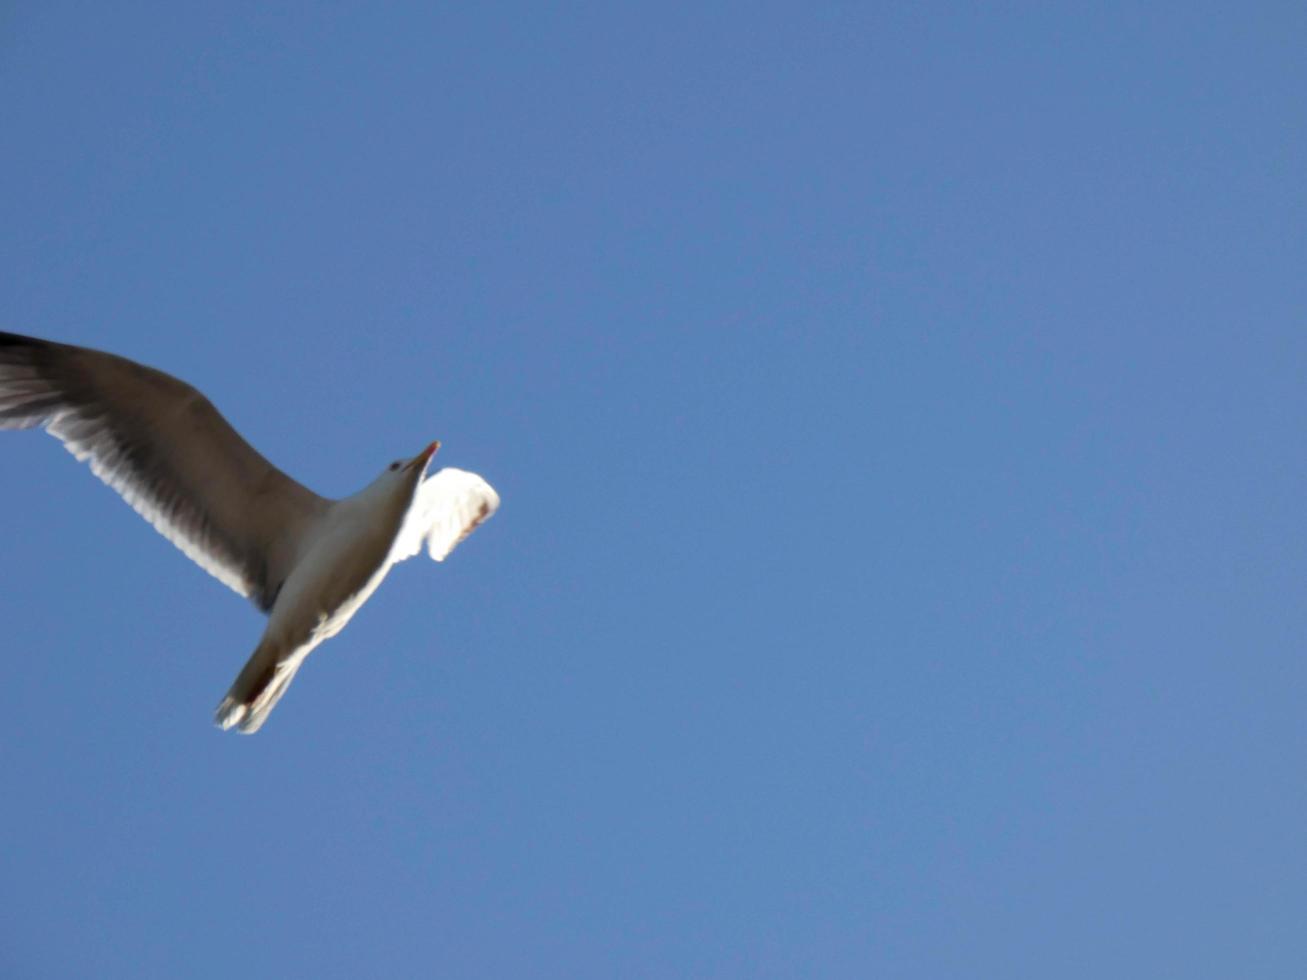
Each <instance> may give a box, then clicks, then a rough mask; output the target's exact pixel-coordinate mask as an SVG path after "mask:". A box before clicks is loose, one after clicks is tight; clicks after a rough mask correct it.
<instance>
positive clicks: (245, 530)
mask: <svg viewBox="0 0 1307 980" xmlns="http://www.w3.org/2000/svg"><path fill="white" fill-rule="evenodd" d="M34 426H44V427H45V428H46V429H47V430H48V431H49V432H50V434H51V435H53V436H55V437H56V438H58V439H59V440H61V441H62V442H63V444H64V447H65V448H66V449H67V450H68V451H69V452H70V453H72V454H73V455H74V456H76V457H77V458H78V459H79V460H82V461H85V462H89V463H90V465H91V471H92V472H93V473H94V474H95V475H96V476H98V477H99V478H100V479H101V480H103V481H104V482H105V483H107V484H109V486H111V487H113V489H114V490H116V491H118V493H119V494H121V495H122V497H123V499H124V500H126V501H127V502H128V503H129V504H131V506H132V507H133V508H134V509H135V510H136V512H137V513H139V514H140V515H141V516H142V517H144V518H145V519H146V520H147V521H149V522H150V523H151V524H153V525H154V526H155V528H157V529H158V530H159V532H160V533H161V534H163V535H164V537H166V538H167V539H168V540H169V541H171V542H172V543H173V544H175V545H176V546H177V547H178V548H180V549H181V550H182V551H183V552H185V554H186V556H187V557H188V558H190V559H192V560H193V561H194V562H196V563H197V564H198V565H199V566H200V567H201V568H203V569H204V570H205V571H207V572H209V573H210V574H211V575H213V576H214V577H215V578H217V579H218V580H219V581H221V582H222V583H223V584H224V585H227V586H229V587H231V588H232V589H235V590H236V591H237V592H239V593H240V594H241V595H243V596H247V597H248V598H250V599H251V600H253V602H254V603H255V605H257V606H258V607H259V608H261V609H263V610H267V609H268V608H269V607H271V605H272V602H273V600H274V599H275V598H276V593H277V589H279V588H280V587H281V583H282V582H283V581H284V580H285V577H286V575H287V574H289V571H290V568H291V566H292V564H293V562H294V560H295V553H296V546H297V544H298V542H299V540H300V536H301V535H303V534H304V533H306V531H307V529H308V528H310V527H311V526H312V524H313V523H314V522H315V521H316V519H317V518H318V517H320V516H321V515H322V513H323V512H324V511H326V509H327V508H328V507H329V506H330V501H328V500H325V499H324V498H322V497H319V496H318V495H317V494H315V493H313V492H312V491H310V490H307V489H305V488H304V487H302V486H300V484H298V483H296V482H295V481H294V480H292V479H291V478H290V477H288V476H287V475H286V474H285V473H282V472H281V471H280V470H279V469H277V468H276V467H275V466H273V465H272V464H271V463H269V462H268V461H267V460H266V459H264V458H263V457H262V456H260V455H259V454H258V452H256V451H255V450H254V448H253V447H252V446H250V444H249V443H247V442H246V441H245V440H244V439H242V438H241V437H240V434H239V433H237V432H236V430H235V429H233V428H232V427H231V426H230V425H229V424H228V423H227V420H226V419H224V418H223V417H222V416H221V415H219V414H218V411H217V409H215V408H214V407H213V405H212V404H210V402H209V400H208V399H207V398H205V397H204V396H203V395H202V394H200V393H199V392H198V391H196V390H195V389H194V388H192V387H191V386H190V385H188V384H186V383H184V382H182V381H179V380H177V379H176V378H174V377H171V376H170V375H167V374H164V373H163V372H161V371H156V370H154V369H153V368H148V367H145V366H144V365H141V364H137V363H135V362H134V361H129V360H127V359H126V358H122V357H116V356H115V355H113V354H104V353H101V352H99V351H93V350H88V349H86V348H84V347H72V346H69V345H66V344H56V343H51V342H49V341H44V340H36V339H34V338H31V337H20V336H18V335H17V334H11V333H0V429H26V428H32V427H34Z"/></svg>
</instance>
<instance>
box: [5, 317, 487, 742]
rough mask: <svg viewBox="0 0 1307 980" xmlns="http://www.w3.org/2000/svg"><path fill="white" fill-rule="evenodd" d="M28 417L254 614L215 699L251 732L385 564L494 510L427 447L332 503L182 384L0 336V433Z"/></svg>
mask: <svg viewBox="0 0 1307 980" xmlns="http://www.w3.org/2000/svg"><path fill="white" fill-rule="evenodd" d="M36 426H43V427H44V428H45V429H46V431H48V432H49V433H50V434H51V435H53V436H54V437H55V438H57V439H59V440H60V441H61V442H63V444H64V448H66V449H67V450H68V451H69V452H70V453H72V454H73V455H74V456H75V457H77V459H78V460H79V461H82V462H88V463H90V466H91V472H93V473H94V474H95V475H96V476H98V477H99V478H100V479H101V480H103V481H104V482H105V483H107V484H108V485H109V486H110V487H112V488H113V489H114V490H116V491H118V493H119V494H121V495H122V497H123V499H124V500H126V501H127V503H129V504H131V506H132V507H133V508H134V509H135V510H136V512H137V513H138V514H140V515H141V516H142V517H144V518H145V519H146V520H147V521H149V522H150V523H151V524H153V525H154V527H155V529H156V530H158V531H159V532H160V533H161V534H162V535H163V536H164V537H166V538H167V539H168V540H169V541H171V542H172V543H173V544H175V545H176V546H177V547H178V548H180V549H181V550H182V552H183V553H184V554H185V555H186V556H187V557H188V558H190V559H191V560H192V561H194V562H195V563H196V564H198V565H199V566H200V567H201V568H203V569H204V570H205V571H206V572H208V573H210V574H211V575H213V576H214V577H215V578H216V579H218V581H220V582H222V583H223V584H224V585H226V586H228V587H230V588H232V589H234V590H235V591H236V592H238V593H240V594H241V595H242V596H245V597H246V598H248V599H250V600H251V601H252V602H253V603H254V605H255V606H257V607H258V608H259V610H261V611H262V612H264V613H266V614H267V617H268V624H267V627H266V628H265V629H264V631H263V636H262V638H261V639H260V640H259V644H258V646H257V647H255V649H254V653H253V654H251V655H250V658H249V661H248V662H247V663H246V664H245V667H244V669H242V670H241V672H240V674H239V675H238V676H237V678H236V681H235V683H233V684H232V686H231V689H230V690H229V691H228V692H227V695H226V697H224V698H223V699H222V701H221V703H220V704H219V705H218V709H217V713H216V715H215V717H214V721H215V722H216V724H218V725H219V726H220V727H222V728H223V729H229V728H232V727H235V728H236V729H238V730H239V731H242V732H246V733H251V732H255V731H257V730H258V729H259V727H260V726H262V725H263V723H264V721H266V720H267V717H268V713H269V712H270V711H271V710H272V709H273V706H274V705H276V703H277V702H278V701H279V700H280V699H281V696H282V695H283V694H285V693H286V688H287V687H289V686H290V682H291V680H293V679H294V677H295V672H296V671H297V670H299V668H300V666H301V665H302V664H303V663H304V658H305V657H307V656H308V655H309V653H310V652H311V651H312V650H313V649H314V648H315V647H316V646H317V645H318V644H319V643H321V642H322V641H324V640H327V639H329V638H331V637H333V636H335V635H336V634H337V633H339V632H340V631H341V630H342V629H343V628H344V627H345V624H346V623H348V622H349V620H350V618H351V617H352V616H353V615H354V614H355V613H356V612H358V610H359V607H360V606H362V605H363V603H364V602H366V601H367V600H368V597H369V596H371V595H372V593H373V592H374V591H375V590H376V588H377V586H378V585H380V584H381V580H382V579H384V578H385V577H386V573H387V572H389V571H390V569H391V567H392V566H393V565H394V564H395V563H396V562H399V561H403V560H404V559H405V558H410V557H412V556H413V555H416V554H417V553H418V552H419V551H420V550H421V549H422V546H423V544H424V543H425V545H426V547H427V551H428V553H429V554H430V555H431V557H432V558H434V559H435V560H436V561H442V560H443V559H444V558H445V556H447V555H448V554H449V553H450V551H452V550H453V549H454V546H455V545H457V544H458V543H459V542H460V541H462V540H463V539H464V538H466V537H467V536H468V535H469V534H471V533H472V531H473V530H475V529H476V528H477V527H478V526H479V525H480V524H481V523H482V522H484V521H485V520H486V519H487V518H489V517H490V515H491V514H493V513H494V512H495V510H496V508H498V507H499V495H498V494H497V493H495V491H494V489H493V488H491V486H490V484H488V483H487V482H486V481H485V480H483V479H482V478H481V477H479V476H477V475H476V474H474V473H468V472H465V471H464V470H458V469H453V468H445V469H442V470H439V471H438V472H436V473H434V474H433V475H432V476H430V477H429V478H427V479H423V477H424V476H426V472H427V466H428V464H429V463H430V462H431V457H432V456H434V455H435V453H436V450H437V449H439V448H440V443H439V442H433V443H431V444H430V445H428V446H427V447H426V448H425V449H423V450H422V451H421V452H420V453H418V454H417V455H416V456H413V457H411V458H409V459H399V460H395V461H394V462H392V463H390V464H389V465H387V466H386V467H385V468H384V469H382V471H381V472H380V474H378V476H377V477H376V479H374V480H373V481H372V482H371V483H369V484H368V485H367V486H366V487H364V488H363V489H362V490H360V491H359V492H358V493H356V494H354V495H353V496H352V497H345V498H343V499H340V500H331V499H328V498H326V497H320V496H318V495H317V494H316V493H314V492H313V491H311V490H309V489H307V488H305V487H304V486H302V485H300V484H299V483H297V482H296V481H295V480H293V479H291V478H290V477H289V476H287V475H286V474H285V473H283V472H282V471H281V470H279V469H277V468H276V467H275V466H273V465H272V464H271V463H269V462H268V461H267V460H266V459H264V458H263V457H262V456H261V455H259V453H258V452H257V451H256V450H255V449H254V448H253V447H252V446H251V445H250V444H249V443H248V442H246V441H245V440H244V439H243V438H241V435H240V433H238V432H237V431H236V430H235V429H234V428H232V426H231V425H230V424H229V423H228V422H227V420H226V419H224V418H223V417H222V416H221V415H220V414H219V413H218V411H217V409H215V408H214V407H213V405H212V404H211V403H210V402H209V400H208V399H207V398H205V397H204V395H202V394H201V393H200V392H199V391H197V390H196V389H195V388H192V387H191V386H190V385H188V384H186V383H185V382H184V381H180V380H178V379H177V378H174V377H172V376H171V375H168V374H164V373H163V372H162V371H157V370H155V369H154V368H149V367H146V366H145V365H143V364H137V363H136V362H135V361H129V360H127V359H126V358H123V357H118V356H116V355H114V354H106V353H103V352H101V351H95V350H89V349H87V348H85V347H73V346H70V345H67V344H58V343H53V342H51V341H46V340H37V339H35V338H32V337H22V336H19V335H17V334H11V333H3V332H0V429H28V428H33V427H36Z"/></svg>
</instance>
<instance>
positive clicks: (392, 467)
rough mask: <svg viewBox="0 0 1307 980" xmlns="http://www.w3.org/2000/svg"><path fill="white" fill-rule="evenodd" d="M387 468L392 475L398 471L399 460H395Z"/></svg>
mask: <svg viewBox="0 0 1307 980" xmlns="http://www.w3.org/2000/svg"><path fill="white" fill-rule="evenodd" d="M387 468H388V469H389V470H390V471H391V472H392V473H393V472H394V471H395V470H397V469H399V460H395V462H393V463H391V464H390V466H389V467H387Z"/></svg>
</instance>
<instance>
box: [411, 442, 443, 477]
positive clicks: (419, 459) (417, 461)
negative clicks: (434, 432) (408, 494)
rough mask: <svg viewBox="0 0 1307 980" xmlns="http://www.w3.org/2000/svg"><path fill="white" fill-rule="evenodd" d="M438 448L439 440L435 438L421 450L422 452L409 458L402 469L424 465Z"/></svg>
mask: <svg viewBox="0 0 1307 980" xmlns="http://www.w3.org/2000/svg"><path fill="white" fill-rule="evenodd" d="M439 448H440V440H439V439H437V440H436V441H435V442H433V443H432V444H431V445H429V446H427V448H426V449H424V450H422V452H420V453H418V454H417V455H416V456H414V457H413V458H412V459H410V460H409V461H408V465H407V466H405V467H404V469H405V470H411V469H413V467H415V466H426V465H427V463H428V462H430V460H431V457H432V456H434V455H436V450H437V449H439Z"/></svg>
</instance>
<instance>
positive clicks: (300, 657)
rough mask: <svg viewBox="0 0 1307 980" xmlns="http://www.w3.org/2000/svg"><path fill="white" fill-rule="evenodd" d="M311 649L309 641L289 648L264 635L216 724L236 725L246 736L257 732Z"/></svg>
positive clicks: (234, 686)
mask: <svg viewBox="0 0 1307 980" xmlns="http://www.w3.org/2000/svg"><path fill="white" fill-rule="evenodd" d="M312 649H313V645H312V644H309V645H305V646H301V647H298V648H294V649H289V650H288V649H286V648H285V647H284V646H282V645H281V644H278V643H275V642H270V641H269V640H268V639H267V638H266V637H265V638H264V639H263V641H262V642H260V643H259V645H258V648H257V649H255V651H254V653H253V654H251V655H250V659H249V660H248V661H246V663H245V666H244V667H243V668H242V669H241V672H240V674H238V675H237V677H236V681H235V683H233V684H232V686H231V690H229V691H228V692H227V696H226V697H225V698H223V699H222V701H221V703H220V704H219V705H218V710H217V712H216V713H215V714H214V716H213V721H214V724H216V725H218V727H220V728H222V729H223V730H224V731H225V730H227V729H229V728H232V727H233V726H234V727H235V728H236V729H237V730H238V731H240V732H242V733H243V734H245V735H252V734H254V733H255V732H257V731H258V730H259V729H260V728H261V727H262V726H263V723H264V722H265V721H266V720H267V718H268V714H269V713H270V712H271V711H272V709H273V707H275V706H276V704H277V702H278V701H280V700H281V696H282V695H283V694H285V693H286V688H288V687H290V682H291V681H293V680H294V679H295V672H296V671H297V670H299V669H300V665H301V664H303V663H304V658H305V657H307V656H308V655H309V651H310V650H312Z"/></svg>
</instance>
